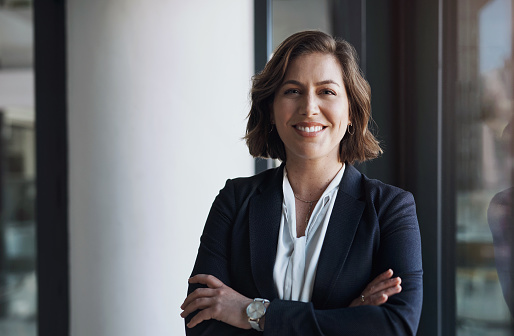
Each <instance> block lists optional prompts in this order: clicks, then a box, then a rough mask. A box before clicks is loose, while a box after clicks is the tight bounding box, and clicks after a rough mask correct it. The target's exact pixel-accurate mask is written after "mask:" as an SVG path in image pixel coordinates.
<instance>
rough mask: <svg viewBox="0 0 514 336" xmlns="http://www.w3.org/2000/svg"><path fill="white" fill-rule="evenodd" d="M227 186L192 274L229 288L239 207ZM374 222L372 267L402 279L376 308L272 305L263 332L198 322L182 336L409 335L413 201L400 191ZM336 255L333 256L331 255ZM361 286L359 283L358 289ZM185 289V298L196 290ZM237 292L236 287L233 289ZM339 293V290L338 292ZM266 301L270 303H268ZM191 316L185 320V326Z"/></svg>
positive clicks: (416, 240)
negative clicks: (377, 225) (212, 278)
mask: <svg viewBox="0 0 514 336" xmlns="http://www.w3.org/2000/svg"><path fill="white" fill-rule="evenodd" d="M237 199H238V197H236V196H235V191H234V186H233V183H232V181H230V180H229V181H227V183H226V185H225V187H224V188H223V189H222V190H221V191H220V194H219V195H218V196H217V197H216V200H215V201H214V203H213V205H212V208H211V211H210V213H209V216H208V218H207V222H206V225H205V228H204V232H203V234H202V237H201V240H200V247H199V250H198V256H197V259H196V262H195V266H194V269H193V272H192V274H193V275H194V274H199V273H204V274H212V275H214V276H215V277H217V278H218V279H220V280H221V281H223V282H224V283H225V284H226V285H227V286H230V287H232V286H231V279H230V264H229V259H230V257H229V256H230V255H231V251H230V249H231V244H230V242H231V230H232V225H233V221H234V220H235V217H236V216H237V213H238V210H239V208H240V207H241V206H242V204H243V203H244V201H243V200H237ZM376 217H377V218H376V220H377V221H378V222H379V223H380V242H379V244H378V248H377V250H376V251H375V253H374V254H375V261H374V263H376V265H375V266H374V268H376V269H377V270H381V271H382V272H383V271H385V270H386V269H388V268H392V269H393V270H394V271H395V275H396V276H401V277H402V288H403V289H402V292H401V293H399V294H397V295H394V296H392V297H390V298H389V300H388V302H387V303H386V304H383V305H381V306H378V307H376V306H360V307H352V308H349V307H341V308H336V309H325V310H322V309H315V308H314V305H313V304H312V303H310V302H309V303H303V302H297V301H286V300H280V299H274V300H272V302H271V304H270V306H269V307H268V310H267V312H266V322H265V328H264V333H260V332H257V331H255V330H242V329H238V328H235V327H232V326H230V325H227V324H225V323H223V322H219V321H215V320H208V321H203V322H202V323H200V324H199V325H197V326H196V327H194V328H191V329H189V328H187V327H186V334H187V335H189V336H197V335H228V336H231V335H264V336H268V335H276V336H287V335H298V336H303V335H305V336H313V335H326V336H330V335H352V336H353V335H357V336H358V335H366V336H370V335H391V336H392V335H394V336H398V335H414V334H415V333H416V330H417V326H418V323H419V316H420V312H421V301H422V268H421V243H420V236H419V228H418V223H417V217H416V211H415V204H414V199H413V197H412V195H411V194H410V193H407V192H402V193H400V194H398V195H397V196H396V197H395V198H394V199H393V200H392V201H389V202H387V204H385V205H383V206H382V205H380V206H379V209H377V211H376ZM334 253H337V251H334ZM366 285H367V284H366V283H364V284H362V286H363V287H362V289H364V287H365V286H366ZM199 287H200V286H198V285H190V286H189V288H188V294H189V293H191V292H192V291H194V290H195V289H196V288H199ZM234 289H235V290H240V289H239V288H234ZM342 290H344V289H342ZM270 299H272V298H270ZM195 314H196V312H195V313H192V314H190V315H189V316H188V317H187V318H186V323H188V322H189V321H190V319H191V318H192V317H193V316H194V315H195Z"/></svg>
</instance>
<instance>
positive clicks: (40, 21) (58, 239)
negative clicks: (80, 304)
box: [34, 0, 70, 336]
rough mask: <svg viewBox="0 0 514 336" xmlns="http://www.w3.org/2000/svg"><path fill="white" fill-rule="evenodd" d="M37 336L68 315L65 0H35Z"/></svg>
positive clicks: (63, 329)
mask: <svg viewBox="0 0 514 336" xmlns="http://www.w3.org/2000/svg"><path fill="white" fill-rule="evenodd" d="M34 50H35V92H36V94H35V101H36V103H35V105H36V173H37V200H36V223H37V224H36V226H37V279H38V335H39V336H67V335H69V330H70V318H69V261H68V256H69V251H68V139H67V99H66V96H67V90H66V85H67V83H66V2H65V1H64V0H52V1H45V0H40V1H34Z"/></svg>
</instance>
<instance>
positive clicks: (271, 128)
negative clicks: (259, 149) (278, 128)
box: [268, 124, 273, 134]
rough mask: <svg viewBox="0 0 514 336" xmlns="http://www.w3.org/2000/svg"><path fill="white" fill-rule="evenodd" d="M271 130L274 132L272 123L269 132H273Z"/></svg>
mask: <svg viewBox="0 0 514 336" xmlns="http://www.w3.org/2000/svg"><path fill="white" fill-rule="evenodd" d="M271 132H273V124H271V129H270V130H269V132H268V133H269V134H271Z"/></svg>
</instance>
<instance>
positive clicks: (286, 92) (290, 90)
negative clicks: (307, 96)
mask: <svg viewBox="0 0 514 336" xmlns="http://www.w3.org/2000/svg"><path fill="white" fill-rule="evenodd" d="M299 93H300V90H298V89H287V90H286V91H285V92H284V94H286V95H287V94H299Z"/></svg>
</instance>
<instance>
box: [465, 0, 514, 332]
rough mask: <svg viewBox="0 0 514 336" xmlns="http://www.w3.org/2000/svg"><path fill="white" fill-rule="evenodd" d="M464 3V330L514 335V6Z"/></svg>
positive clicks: (496, 1)
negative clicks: (512, 296) (513, 249)
mask: <svg viewBox="0 0 514 336" xmlns="http://www.w3.org/2000/svg"><path fill="white" fill-rule="evenodd" d="M457 4H458V5H457V11H458V13H457V14H458V22H457V43H458V45H457V61H458V69H457V83H456V85H457V90H456V92H457V97H456V107H457V122H456V125H457V126H456V139H457V161H456V166H455V168H456V176H457V186H456V189H457V200H456V206H457V237H456V238H457V269H456V296H457V298H456V299H457V319H456V322H457V327H456V328H457V332H456V334H457V335H467V336H468V335H493V336H495V335H498V336H500V335H502V336H503V335H512V331H511V313H510V311H509V307H508V305H507V301H508V297H509V294H508V292H509V288H510V277H509V274H510V271H509V270H510V263H511V261H510V260H511V259H510V246H511V244H510V241H511V240H510V239H511V236H512V234H511V232H512V231H511V226H512V225H513V224H514V223H512V213H511V211H512V203H511V202H510V199H511V198H510V197H511V193H512V179H511V177H512V175H511V171H512V165H511V162H512V152H513V151H512V146H511V140H510V139H511V136H510V134H511V131H510V130H511V129H512V118H513V115H512V108H513V107H514V106H513V105H512V90H513V87H512V76H513V72H512V44H511V41H512V29H511V27H512V8H511V6H512V5H511V0H458V1H457Z"/></svg>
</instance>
